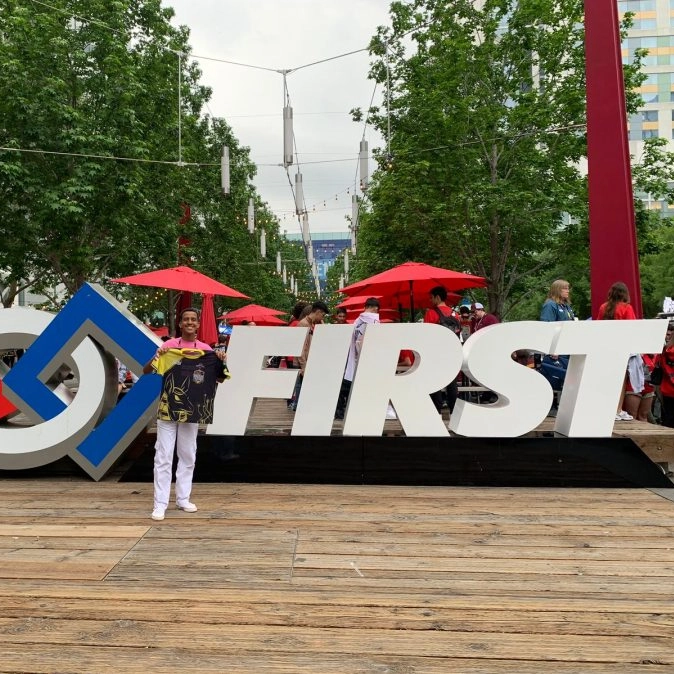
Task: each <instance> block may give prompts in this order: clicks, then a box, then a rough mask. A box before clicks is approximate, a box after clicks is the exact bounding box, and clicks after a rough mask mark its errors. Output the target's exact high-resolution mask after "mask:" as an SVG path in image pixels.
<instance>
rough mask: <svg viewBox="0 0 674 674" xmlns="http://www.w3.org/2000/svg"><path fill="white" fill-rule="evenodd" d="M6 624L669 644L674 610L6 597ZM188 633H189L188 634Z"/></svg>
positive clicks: (4, 606) (673, 607)
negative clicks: (149, 624)
mask: <svg viewBox="0 0 674 674" xmlns="http://www.w3.org/2000/svg"><path fill="white" fill-rule="evenodd" d="M3 614H4V616H5V617H6V618H31V617H35V616H36V615H39V616H40V618H43V619H44V618H50V619H61V620H68V619H70V618H72V616H77V618H78V619H80V620H106V619H109V616H111V615H114V616H115V620H116V621H120V620H135V621H144V620H146V619H147V617H148V616H150V615H151V616H152V619H153V621H156V622H169V623H170V622H174V621H175V619H176V615H180V621H181V623H182V624H184V625H186V627H185V629H192V628H193V625H192V624H193V623H203V622H207V623H218V624H223V623H226V624H232V625H277V626H293V627H303V626H311V627H319V628H349V629H351V628H359V629H390V630H445V631H464V632H498V633H500V632H504V631H507V632H512V633H516V634H532V635H533V634H541V635H544V634H584V635H624V636H644V637H646V636H651V637H670V636H671V632H672V630H671V626H672V621H673V620H674V606H671V605H670V607H669V610H668V611H666V612H658V613H656V614H653V613H643V612H637V613H627V612H610V613H601V612H595V611H590V610H584V611H558V610H549V611H535V610H531V609H529V608H522V609H519V610H516V609H514V608H512V607H508V608H507V609H503V608H497V607H495V606H493V602H492V607H490V608H481V609H475V608H467V607H465V606H464V607H460V608H447V607H429V606H413V607H395V609H394V608H393V607H391V606H373V605H370V604H369V603H368V604H367V605H361V604H355V605H347V606H344V605H323V604H317V603H313V604H298V603H284V602H280V603H277V602H260V603H254V604H251V603H249V602H246V601H243V602H236V601H232V602H213V601H207V600H204V601H200V602H198V603H192V604H190V603H187V602H185V601H184V600H180V601H176V600H172V601H165V602H156V601H154V600H145V601H140V600H139V601H134V602H130V601H128V600H113V601H108V602H106V603H105V605H102V603H101V602H100V600H97V599H86V600H85V599H78V598H59V599H53V598H52V599H47V598H44V597H40V598H34V599H31V600H26V599H23V598H21V599H16V598H12V599H9V600H6V601H5V602H4V605H3ZM188 626H189V627H188Z"/></svg>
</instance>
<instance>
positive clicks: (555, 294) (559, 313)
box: [540, 278, 575, 322]
mask: <svg viewBox="0 0 674 674" xmlns="http://www.w3.org/2000/svg"><path fill="white" fill-rule="evenodd" d="M570 290H571V286H570V284H569V282H568V281H565V280H564V279H561V278H560V279H557V280H556V281H553V282H552V285H551V286H550V292H549V293H548V298H547V299H546V300H545V302H544V303H543V307H542V308H541V315H540V320H541V321H548V322H553V321H572V320H573V319H574V318H575V316H574V314H573V309H572V308H571V304H570V302H569V292H570Z"/></svg>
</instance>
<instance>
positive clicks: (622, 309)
mask: <svg viewBox="0 0 674 674" xmlns="http://www.w3.org/2000/svg"><path fill="white" fill-rule="evenodd" d="M597 320H599V321H624V320H636V314H635V313H634V309H633V308H632V305H631V304H630V291H629V290H628V289H627V286H626V285H625V284H624V283H623V282H622V281H616V283H614V284H613V285H612V286H611V287H610V288H609V291H608V297H607V299H606V302H604V304H602V305H601V306H600V307H599V313H598V314H597ZM626 385H627V376H626V377H625V382H624V383H623V390H622V393H621V394H620V401H619V402H618V411H617V412H616V415H615V420H616V421H632V419H634V417H633V416H632V415H631V414H630V413H629V412H626V411H625V410H623V402H624V400H625V389H626Z"/></svg>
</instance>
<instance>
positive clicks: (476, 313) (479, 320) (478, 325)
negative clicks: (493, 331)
mask: <svg viewBox="0 0 674 674" xmlns="http://www.w3.org/2000/svg"><path fill="white" fill-rule="evenodd" d="M497 323H500V321H499V320H498V318H496V316H494V314H488V313H487V312H486V311H485V309H484V304H482V303H481V302H474V303H473V332H476V331H477V330H481V329H482V328H486V327H487V326H488V325H496V324H497Z"/></svg>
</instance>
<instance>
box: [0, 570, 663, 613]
mask: <svg viewBox="0 0 674 674" xmlns="http://www.w3.org/2000/svg"><path fill="white" fill-rule="evenodd" d="M464 582H466V581H465V579H460V580H459V582H458V583H457V588H456V589H458V590H460V587H461V585H462V583H464ZM592 582H593V583H594V581H592ZM475 584H476V586H475V587H474V588H473V591H472V592H465V593H464V592H461V591H456V592H451V593H438V592H433V593H425V592H422V591H421V590H420V589H419V588H410V587H408V588H405V589H402V590H401V589H395V588H390V591H386V589H385V590H384V591H378V590H377V588H376V587H374V586H372V587H369V588H367V592H366V593H365V594H363V593H362V592H360V591H359V592H354V591H352V590H351V589H350V587H349V585H348V584H346V585H344V584H342V585H340V586H336V587H329V588H328V587H318V588H311V587H309V588H306V587H298V586H297V585H294V584H290V583H280V584H279V583H276V584H275V585H274V586H269V587H257V586H237V585H234V584H227V585H226V586H223V587H218V586H217V585H215V584H210V585H204V586H202V587H199V586H196V585H194V584H186V586H185V587H181V586H176V585H169V584H167V583H164V584H158V585H153V584H149V583H147V584H142V585H140V584H133V583H126V582H123V581H122V582H118V581H112V580H110V579H106V582H104V583H98V582H93V581H92V582H87V581H82V582H79V583H77V584H76V585H75V584H73V583H62V584H55V583H53V582H51V581H49V580H39V579H36V580H26V579H23V580H18V581H7V580H5V581H2V580H0V598H1V599H0V601H2V602H6V603H7V604H8V605H14V603H15V602H17V603H22V602H25V603H26V605H29V604H30V603H31V602H33V601H36V602H40V601H44V602H45V605H48V604H49V602H50V601H51V600H54V601H55V602H56V604H59V603H61V604H67V603H68V602H70V601H72V600H73V588H74V587H76V589H77V597H78V601H79V600H81V601H83V602H84V601H94V602H95V603H96V604H97V605H99V606H104V605H105V603H106V602H115V601H119V602H123V603H124V604H126V605H129V606H131V605H133V603H134V602H139V603H143V602H153V603H154V604H155V606H156V607H157V609H158V610H161V607H162V606H164V605H165V604H171V603H175V604H176V605H177V606H182V607H198V606H202V605H208V604H224V605H228V604H230V603H237V602H238V603H245V604H248V605H250V606H254V605H257V604H264V605H267V604H285V605H298V604H299V605H302V606H304V605H309V606H312V605H318V606H319V607H325V606H336V607H353V606H358V607H362V606H363V605H367V606H381V607H387V608H389V609H391V608H401V607H408V608H420V609H432V608H439V609H455V610H466V609H468V610H471V609H480V610H494V609H509V610H513V611H520V610H532V611H545V610H555V611H573V612H576V613H582V612H587V613H598V614H599V613H625V612H630V613H657V614H670V613H671V612H672V609H673V607H674V601H673V600H672V598H671V597H670V596H663V593H662V591H661V590H662V586H661V585H660V586H658V587H659V588H660V592H659V593H657V594H655V595H654V596H652V597H646V596H644V595H642V594H639V592H638V591H636V590H634V591H633V592H632V593H631V594H627V595H618V594H613V595H611V594H609V593H605V594H607V596H605V597H603V598H602V597H597V596H592V597H588V596H585V595H583V596H581V597H564V596H562V595H561V593H558V594H557V595H556V596H555V599H554V603H551V602H550V597H549V596H547V592H541V593H539V594H537V593H535V592H531V591H530V592H528V593H525V592H523V591H521V589H520V588H518V587H516V586H514V584H508V585H507V587H509V588H510V589H511V590H512V591H511V592H510V593H509V594H506V593H505V592H501V593H498V589H497V590H496V592H492V590H491V582H490V583H489V584H488V587H487V588H486V589H485V584H484V583H483V584H482V586H481V587H478V586H477V581H475ZM623 585H624V586H626V585H627V584H626V583H623ZM414 590H419V591H416V592H415V591H414ZM160 591H161V592H160ZM496 596H498V603H497V602H495V597H496Z"/></svg>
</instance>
